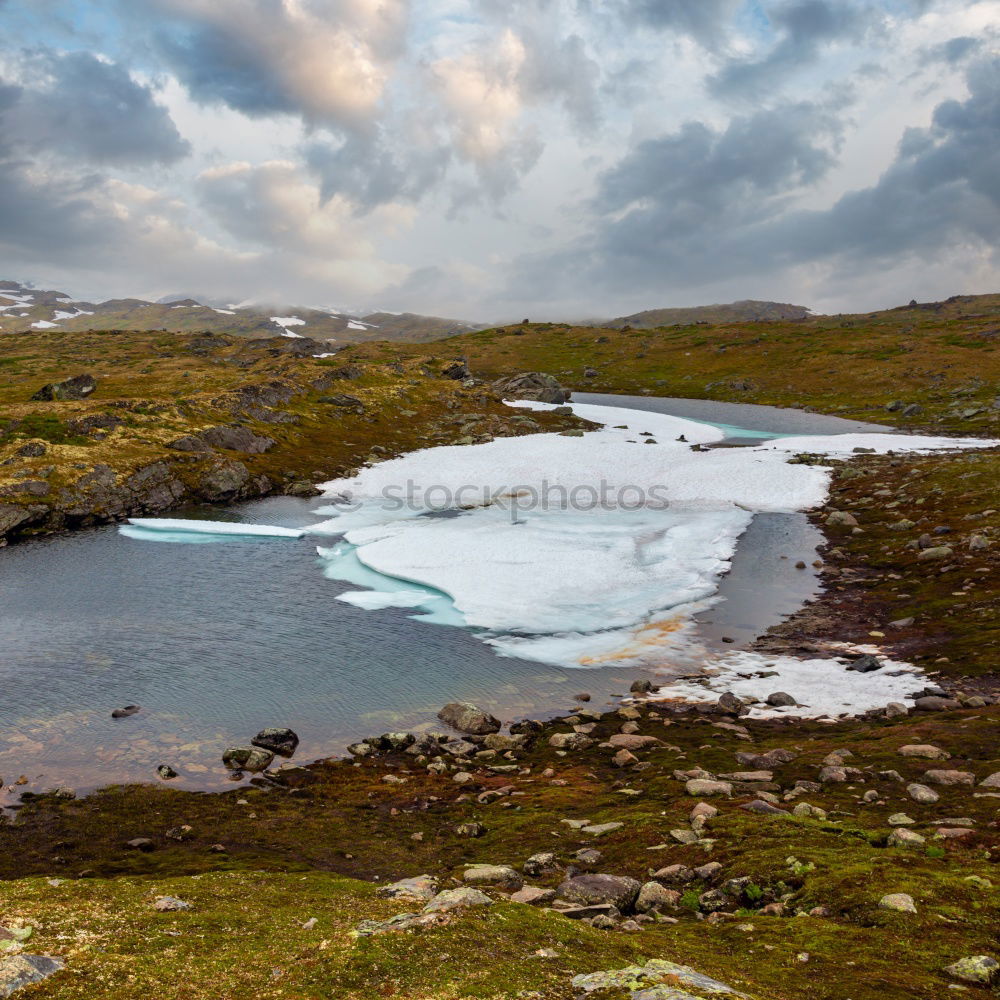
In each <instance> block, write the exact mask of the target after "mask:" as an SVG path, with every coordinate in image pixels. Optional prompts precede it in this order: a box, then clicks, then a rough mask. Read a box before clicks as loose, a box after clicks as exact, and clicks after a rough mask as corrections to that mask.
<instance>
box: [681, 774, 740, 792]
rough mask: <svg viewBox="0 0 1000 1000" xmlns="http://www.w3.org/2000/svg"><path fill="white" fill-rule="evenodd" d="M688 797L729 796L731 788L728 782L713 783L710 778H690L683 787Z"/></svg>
mask: <svg viewBox="0 0 1000 1000" xmlns="http://www.w3.org/2000/svg"><path fill="white" fill-rule="evenodd" d="M684 789H685V791H686V792H687V793H688V795H693V796H695V797H703V796H704V797H712V796H718V795H725V796H727V797H728V796H730V795H732V794H733V786H732V784H731V783H730V782H728V781H713V780H712V779H710V778H692V779H691V780H690V781H688V782H687V784H685V786H684Z"/></svg>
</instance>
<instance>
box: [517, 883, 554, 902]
mask: <svg viewBox="0 0 1000 1000" xmlns="http://www.w3.org/2000/svg"><path fill="white" fill-rule="evenodd" d="M555 898H556V891H555V889H543V888H541V887H540V886H537V885H526V886H525V887H524V888H523V889H518V890H517V892H515V893H514V894H513V895H512V896H511V897H510V901H511V902H512V903H522V904H524V905H526V906H548V904H549V903H551V902H552V900H554V899H555Z"/></svg>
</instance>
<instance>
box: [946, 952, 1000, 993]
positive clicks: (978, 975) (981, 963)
mask: <svg viewBox="0 0 1000 1000" xmlns="http://www.w3.org/2000/svg"><path fill="white" fill-rule="evenodd" d="M944 971H945V972H947V973H948V975H949V976H951V977H952V979H960V980H962V982H964V983H975V984H976V985H978V986H989V985H990V984H991V983H992V982H993V981H994V980H996V979H998V978H1000V962H997V960H996V959H995V958H991V957H990V956H989V955H970V956H969V957H968V958H960V959H959V960H958V961H957V962H955V963H954V964H953V965H949V966H946V967H945V970H944Z"/></svg>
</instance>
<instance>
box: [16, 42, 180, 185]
mask: <svg viewBox="0 0 1000 1000" xmlns="http://www.w3.org/2000/svg"><path fill="white" fill-rule="evenodd" d="M17 70H18V81H17V84H16V97H15V99H13V100H11V101H9V102H8V106H7V108H6V109H5V110H4V112H3V120H4V131H5V133H6V136H7V139H8V141H9V142H10V143H12V144H13V145H15V146H17V147H18V148H20V149H22V150H24V151H25V152H32V153H34V154H39V153H42V154H45V153H53V152H55V153H59V154H61V155H63V156H66V157H72V158H77V157H81V158H83V159H84V160H86V161H88V162H90V163H95V164H99V163H108V164H118V165H128V166H142V165H147V164H152V163H171V162H174V161H176V160H178V159H180V158H181V157H183V156H186V155H187V154H188V153H189V152H190V147H189V145H188V143H187V142H186V141H185V140H184V139H183V138H182V137H181V135H180V134H179V133H178V131H177V128H176V126H175V125H174V123H173V121H172V120H171V118H170V115H169V113H168V112H167V110H166V109H165V108H163V107H162V106H160V105H159V104H157V103H156V101H155V100H154V97H153V92H152V90H151V89H150V88H149V87H147V86H144V85H143V84H140V83H137V82H136V81H135V80H133V79H132V77H131V76H130V75H129V73H128V71H127V70H126V69H125V68H124V67H123V66H121V65H120V64H118V63H112V62H104V61H102V60H100V59H97V58H96V57H95V56H93V55H91V54H90V53H88V52H68V53H55V52H51V51H48V50H36V51H33V52H29V53H24V54H22V57H21V58H20V60H19V61H18V62H17Z"/></svg>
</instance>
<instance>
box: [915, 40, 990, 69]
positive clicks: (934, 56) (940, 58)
mask: <svg viewBox="0 0 1000 1000" xmlns="http://www.w3.org/2000/svg"><path fill="white" fill-rule="evenodd" d="M982 48H983V39H982V38H973V37H972V36H971V35H962V36H960V37H958V38H949V39H948V41H946V42H941V43H940V44H939V45H932V46H929V47H928V48H926V49H924V55H925V57H926V58H928V59H931V60H933V61H935V62H943V63H947V64H948V65H950V66H957V65H959V64H960V63H963V62H965V61H966V60H967V59H969V58H971V57H972V56H974V55H978V54H979V53H980V52H981V51H982Z"/></svg>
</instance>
